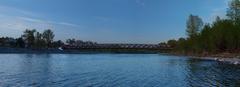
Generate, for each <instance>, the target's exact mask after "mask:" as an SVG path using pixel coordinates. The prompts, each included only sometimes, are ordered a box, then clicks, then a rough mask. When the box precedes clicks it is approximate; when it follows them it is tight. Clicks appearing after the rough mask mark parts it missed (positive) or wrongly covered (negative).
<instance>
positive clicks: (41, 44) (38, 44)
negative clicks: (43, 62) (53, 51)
mask: <svg viewBox="0 0 240 87" xmlns="http://www.w3.org/2000/svg"><path fill="white" fill-rule="evenodd" d="M35 47H36V48H42V47H46V44H45V41H44V40H43V35H42V34H41V33H39V32H37V33H36V35H35Z"/></svg>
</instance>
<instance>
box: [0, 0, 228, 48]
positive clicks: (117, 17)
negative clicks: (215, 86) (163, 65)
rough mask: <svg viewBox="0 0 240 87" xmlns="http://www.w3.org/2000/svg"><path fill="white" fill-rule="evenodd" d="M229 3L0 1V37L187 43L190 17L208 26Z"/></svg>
mask: <svg viewBox="0 0 240 87" xmlns="http://www.w3.org/2000/svg"><path fill="white" fill-rule="evenodd" d="M228 2H229V1H228V0H0V36H11V37H20V36H21V35H22V33H23V31H24V30H25V29H36V30H38V31H40V32H42V31H43V30H44V29H52V30H53V31H54V33H55V40H65V39H68V38H76V39H80V40H84V41H96V42H99V43H159V42H163V41H167V40H169V39H177V38H180V37H186V33H185V30H186V20H187V18H188V16H189V15H190V14H193V15H198V16H200V17H201V18H202V19H203V21H204V22H205V23H211V22H212V21H213V20H214V19H215V17H216V16H220V17H222V18H224V17H225V12H226V9H227V7H228Z"/></svg>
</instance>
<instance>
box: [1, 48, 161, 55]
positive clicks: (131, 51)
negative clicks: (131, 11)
mask: <svg viewBox="0 0 240 87" xmlns="http://www.w3.org/2000/svg"><path fill="white" fill-rule="evenodd" d="M1 53H2V54H5V53H8V54H14V53H19V54H97V53H124V54H157V53H159V52H158V51H156V50H135V49H82V50H73V49H65V50H62V49H58V48H48V49H34V48H10V47H0V54H1Z"/></svg>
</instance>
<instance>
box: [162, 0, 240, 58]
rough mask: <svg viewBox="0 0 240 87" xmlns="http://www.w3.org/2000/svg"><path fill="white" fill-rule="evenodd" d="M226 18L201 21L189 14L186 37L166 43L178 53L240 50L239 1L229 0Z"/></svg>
mask: <svg viewBox="0 0 240 87" xmlns="http://www.w3.org/2000/svg"><path fill="white" fill-rule="evenodd" d="M226 16H227V18H220V17H219V16H218V17H216V19H215V21H214V22H213V23H203V21H202V19H201V18H200V17H199V16H197V15H190V16H189V18H188V20H187V23H186V28H187V29H186V34H187V38H179V39H178V40H169V41H168V42H167V43H160V44H167V45H169V46H170V47H172V48H173V49H174V52H179V53H191V54H201V53H219V52H240V1H239V0H231V1H230V2H229V8H228V9H227V14H226Z"/></svg>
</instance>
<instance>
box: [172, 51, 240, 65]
mask: <svg viewBox="0 0 240 87" xmlns="http://www.w3.org/2000/svg"><path fill="white" fill-rule="evenodd" d="M169 54H170V55H175V56H187V57H189V58H194V59H202V60H212V61H217V62H224V63H229V64H234V65H240V54H239V53H227V52H224V53H217V54H182V53H169Z"/></svg>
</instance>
